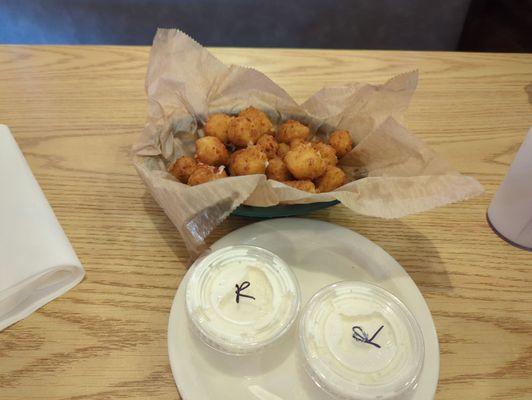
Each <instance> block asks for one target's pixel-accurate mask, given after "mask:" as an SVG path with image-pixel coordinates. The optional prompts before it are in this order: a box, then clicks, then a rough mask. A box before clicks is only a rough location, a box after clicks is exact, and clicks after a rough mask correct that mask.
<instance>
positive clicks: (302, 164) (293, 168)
mask: <svg viewBox="0 0 532 400" xmlns="http://www.w3.org/2000/svg"><path fill="white" fill-rule="evenodd" d="M284 162H285V163H286V166H287V167H288V170H289V171H290V172H291V173H292V175H294V176H295V177H296V178H297V179H303V180H304V179H316V178H318V177H320V176H321V175H323V174H324V173H325V170H326V169H327V164H326V162H325V161H324V160H323V159H322V158H321V156H320V154H319V153H318V152H317V150H315V149H314V148H313V147H312V145H311V144H310V143H306V144H301V145H299V146H298V147H296V148H295V149H294V150H290V151H289V152H288V153H286V156H285V157H284Z"/></svg>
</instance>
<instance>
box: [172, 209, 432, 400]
mask: <svg viewBox="0 0 532 400" xmlns="http://www.w3.org/2000/svg"><path fill="white" fill-rule="evenodd" d="M236 244H248V245H253V246H259V247H263V248H265V249H268V250H270V251H272V252H274V253H276V254H277V255H279V256H280V257H282V258H283V259H284V260H285V261H286V262H287V263H288V265H290V266H291V267H292V268H293V271H294V273H295V274H296V276H297V278H298V280H299V284H300V286H301V296H302V297H301V300H302V302H301V305H302V306H304V305H305V304H306V302H307V301H308V299H309V298H310V297H311V296H312V295H313V294H314V293H316V292H317V291H318V290H319V289H321V288H322V287H324V286H326V285H329V284H331V283H333V282H338V281H343V280H362V281H367V282H372V283H375V284H377V285H379V286H382V287H383V288H385V289H387V290H389V291H390V292H392V293H393V294H395V295H396V296H397V297H398V298H399V299H401V300H402V301H403V302H404V303H405V304H406V305H407V306H408V308H409V309H410V310H411V311H412V313H413V314H414V315H415V317H416V319H417V321H418V323H419V325H420V327H421V330H422V332H423V338H424V340H425V361H424V365H423V370H422V372H421V376H420V380H419V384H418V387H417V388H416V391H415V392H414V394H413V395H412V396H410V397H409V399H408V400H428V399H433V398H434V393H435V391H436V386H437V384H438V375H439V364H440V355H439V347H438V338H437V336H436V330H435V328H434V323H433V321H432V317H431V315H430V311H429V309H428V307H427V304H426V303H425V300H424V299H423V296H422V295H421V293H420V292H419V290H418V288H417V287H416V284H415V283H414V281H412V279H411V278H410V276H409V275H408V274H407V272H406V271H405V270H404V269H403V268H402V267H401V266H400V265H399V263H398V262H397V261H395V260H394V259H393V258H392V257H391V256H390V255H389V254H388V253H386V252H385V251H384V250H383V249H381V248H380V247H379V246H377V245H376V244H375V243H373V242H371V241H369V240H368V239H366V238H365V237H363V236H361V235H359V234H357V233H355V232H353V231H351V230H349V229H345V228H342V227H339V226H337V225H333V224H330V223H327V222H321V221H315V220H308V219H299V218H283V219H273V220H266V221H261V222H257V223H255V224H252V225H248V226H246V227H244V228H241V229H238V230H236V231H234V232H232V233H230V234H229V235H227V236H225V237H224V238H222V239H220V240H218V241H217V242H216V243H215V244H214V245H213V246H212V248H213V249H218V248H220V247H225V246H229V245H236ZM188 278H189V274H188V273H187V274H186V275H185V277H184V278H183V280H182V282H181V284H180V285H179V289H178V290H177V294H176V296H175V298H174V302H173V304H172V310H171V312H170V320H169V322H168V353H169V357H170V365H171V367H172V373H173V375H174V379H175V381H176V384H177V387H178V389H179V392H180V394H181V397H182V398H183V399H184V400H205V399H209V400H218V399H220V400H223V399H231V400H254V399H257V400H307V399H310V400H330V399H331V397H330V396H329V395H327V394H326V393H324V392H323V391H322V390H321V389H319V388H318V387H317V386H316V385H315V384H314V383H313V382H312V380H311V379H310V378H309V377H308V376H307V374H306V372H305V371H304V369H303V365H302V364H301V358H300V355H299V354H298V349H299V343H298V341H297V323H296V324H294V326H293V327H292V329H291V330H290V331H289V332H288V333H287V334H286V335H285V337H283V338H282V339H281V340H280V341H279V342H277V343H275V344H274V345H273V346H272V347H271V348H268V350H267V351H265V352H263V353H260V354H256V355H250V356H245V357H242V356H241V357H235V356H229V355H225V354H222V353H219V352H217V351H216V350H213V349H211V348H209V347H208V346H206V345H205V344H203V343H202V342H201V340H200V339H199V338H197V337H196V336H195V335H194V334H193V333H192V330H191V329H190V326H189V324H190V322H189V320H188V318H187V314H186V310H185V287H186V283H187V281H188Z"/></svg>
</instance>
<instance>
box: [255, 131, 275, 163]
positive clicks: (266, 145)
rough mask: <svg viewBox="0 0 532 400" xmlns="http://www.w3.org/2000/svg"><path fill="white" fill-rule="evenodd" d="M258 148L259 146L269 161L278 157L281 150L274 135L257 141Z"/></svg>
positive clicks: (262, 137)
mask: <svg viewBox="0 0 532 400" xmlns="http://www.w3.org/2000/svg"><path fill="white" fill-rule="evenodd" d="M257 146H259V147H260V148H261V149H262V151H264V152H265V153H266V156H268V159H270V158H274V157H275V156H277V150H279V143H277V140H275V138H274V137H273V136H272V135H268V134H264V135H262V136H261V137H260V138H259V140H257Z"/></svg>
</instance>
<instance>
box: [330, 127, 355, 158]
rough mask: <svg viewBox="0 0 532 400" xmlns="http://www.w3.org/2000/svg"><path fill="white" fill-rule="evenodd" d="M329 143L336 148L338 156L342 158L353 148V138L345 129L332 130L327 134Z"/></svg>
mask: <svg viewBox="0 0 532 400" xmlns="http://www.w3.org/2000/svg"><path fill="white" fill-rule="evenodd" d="M329 144H330V145H331V146H332V147H334V149H335V150H336V155H337V157H338V158H342V157H343V156H345V155H346V154H347V153H349V152H350V151H351V150H352V149H353V139H351V135H350V134H349V132H347V131H334V132H333V133H331V136H329Z"/></svg>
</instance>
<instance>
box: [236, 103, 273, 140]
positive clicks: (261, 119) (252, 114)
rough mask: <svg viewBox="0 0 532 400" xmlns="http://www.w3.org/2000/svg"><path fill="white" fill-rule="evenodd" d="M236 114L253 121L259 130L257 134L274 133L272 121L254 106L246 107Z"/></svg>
mask: <svg viewBox="0 0 532 400" xmlns="http://www.w3.org/2000/svg"><path fill="white" fill-rule="evenodd" d="M238 116H239V117H245V118H247V119H249V120H250V121H251V122H253V124H255V127H256V128H257V131H258V132H259V135H264V134H269V135H273V134H274V133H275V131H274V129H273V124H272V121H270V119H269V118H268V116H267V115H266V113H265V112H263V111H261V110H257V109H256V108H255V107H248V108H246V109H245V110H242V111H240V113H239V114H238Z"/></svg>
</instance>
